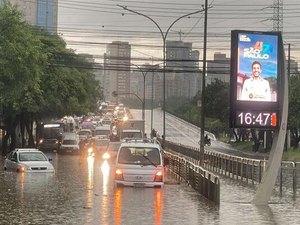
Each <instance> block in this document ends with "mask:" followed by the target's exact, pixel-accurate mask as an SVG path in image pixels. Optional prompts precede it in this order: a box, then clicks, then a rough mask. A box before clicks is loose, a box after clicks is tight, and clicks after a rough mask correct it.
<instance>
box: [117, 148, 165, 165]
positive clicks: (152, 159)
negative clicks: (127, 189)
mask: <svg viewBox="0 0 300 225" xmlns="http://www.w3.org/2000/svg"><path fill="white" fill-rule="evenodd" d="M118 162H119V163H120V164H135V165H159V164H160V154H159V149H157V148H148V147H122V148H121V149H120V153H119V158H118Z"/></svg>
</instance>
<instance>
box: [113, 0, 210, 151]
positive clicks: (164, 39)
mask: <svg viewBox="0 0 300 225" xmlns="http://www.w3.org/2000/svg"><path fill="white" fill-rule="evenodd" d="M117 6H119V7H121V8H123V9H124V10H127V11H129V12H132V13H134V14H137V15H140V16H143V17H146V18H147V19H149V20H150V21H152V22H153V23H154V24H155V26H156V27H157V28H158V30H159V32H160V34H161V37H162V39H163V138H162V145H163V146H164V144H165V140H166V39H167V36H168V33H169V31H170V29H171V28H172V26H173V25H174V24H175V23H176V22H177V21H179V20H180V19H182V18H185V17H188V16H191V15H193V14H196V13H199V12H203V11H204V10H205V9H202V10H197V11H195V12H192V13H188V14H185V15H183V16H180V17H178V18H177V19H176V20H174V21H173V22H172V23H171V25H170V26H169V27H168V29H167V30H166V32H165V33H164V32H163V31H162V29H161V27H160V26H159V25H158V23H157V22H156V21H155V20H154V19H152V18H151V17H150V16H147V15H145V14H143V13H140V12H137V11H134V10H132V9H128V8H127V7H126V6H122V5H117Z"/></svg>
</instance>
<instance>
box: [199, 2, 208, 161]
mask: <svg viewBox="0 0 300 225" xmlns="http://www.w3.org/2000/svg"><path fill="white" fill-rule="evenodd" d="M204 7H205V12H204V34H203V36H204V38H203V61H202V62H203V66H202V94H201V123H200V126H201V128H200V129H201V131H200V136H201V137H200V152H199V153H200V154H199V164H200V166H203V161H204V145H205V143H204V128H205V75H206V45H207V0H205V6H204Z"/></svg>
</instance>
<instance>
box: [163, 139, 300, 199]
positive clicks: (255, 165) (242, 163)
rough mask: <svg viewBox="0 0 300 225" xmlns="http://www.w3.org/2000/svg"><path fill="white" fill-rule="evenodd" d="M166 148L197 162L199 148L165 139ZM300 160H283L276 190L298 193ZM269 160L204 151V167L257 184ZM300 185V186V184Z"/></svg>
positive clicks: (241, 180) (238, 179)
mask: <svg viewBox="0 0 300 225" xmlns="http://www.w3.org/2000/svg"><path fill="white" fill-rule="evenodd" d="M164 147H165V149H168V150H171V151H174V152H177V153H179V154H180V155H182V156H184V157H185V158H187V159H189V160H190V161H193V162H194V163H195V164H197V162H198V159H199V149H197V148H193V147H188V146H184V145H181V144H176V143H172V142H169V141H165V146H164ZM299 164H300V162H299V163H298V162H289V161H283V162H282V163H281V168H280V170H279V173H278V177H277V180H276V184H275V190H276V191H278V192H279V193H280V194H282V193H283V192H284V193H288V194H289V193H290V194H293V195H296V194H297V188H298V186H299V185H298V182H300V165H299ZM266 165H267V160H257V159H249V158H243V157H238V156H232V155H228V154H224V153H219V152H214V151H207V150H205V152H204V166H203V167H204V169H207V170H209V171H212V172H214V173H218V174H220V175H221V176H226V177H229V178H231V179H235V180H237V181H240V182H243V183H247V184H251V185H253V186H254V185H257V184H259V183H260V182H261V179H262V176H263V173H264V171H265V169H266ZM299 187H300V186H299Z"/></svg>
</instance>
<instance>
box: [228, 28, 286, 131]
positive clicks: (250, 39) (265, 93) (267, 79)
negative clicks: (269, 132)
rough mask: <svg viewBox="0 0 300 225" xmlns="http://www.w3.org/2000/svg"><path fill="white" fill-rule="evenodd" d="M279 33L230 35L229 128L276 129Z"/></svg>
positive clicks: (233, 33) (278, 88)
mask: <svg viewBox="0 0 300 225" xmlns="http://www.w3.org/2000/svg"><path fill="white" fill-rule="evenodd" d="M280 51H282V46H281V34H280V33H279V32H256V31H240V30H234V31H232V32H231V77H230V97H231V99H230V109H231V114H230V115H231V118H230V124H231V127H237V128H238V127H241V128H242V127H244V128H247V127H248V128H266V129H275V128H277V127H278V124H279V123H278V122H279V121H278V118H279V116H278V114H279V100H280V85H281V80H282V78H281V77H280V74H279V72H278V71H280V69H281V68H280V65H281V63H280V60H283V59H281V58H280V55H281V52H280Z"/></svg>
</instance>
